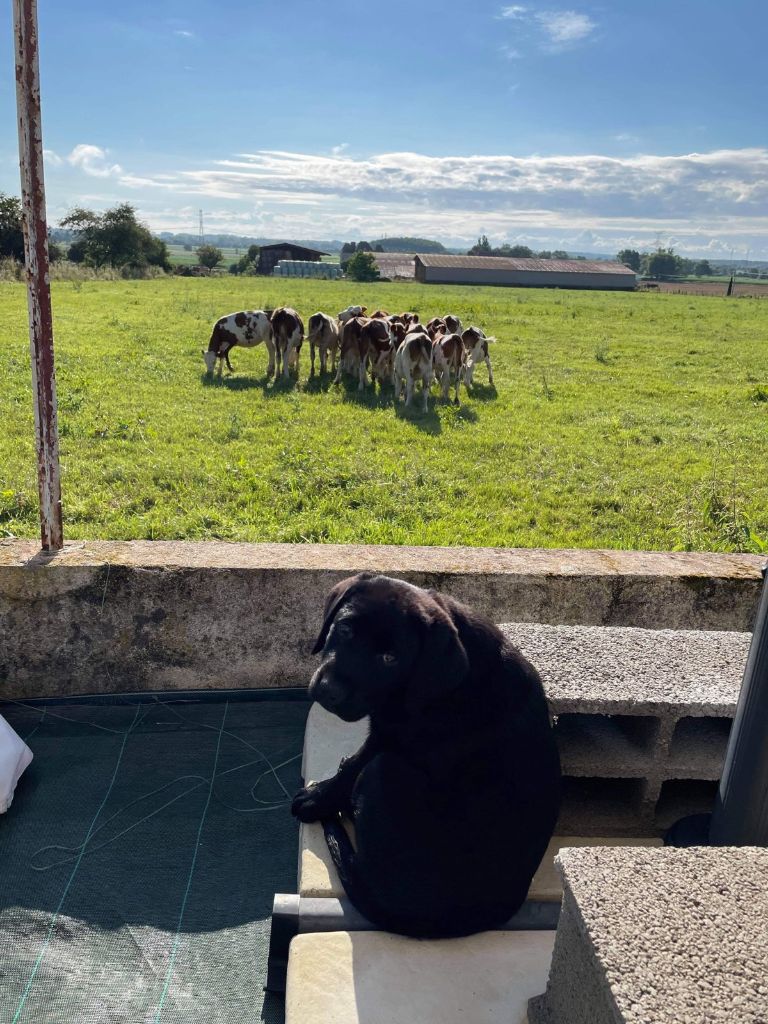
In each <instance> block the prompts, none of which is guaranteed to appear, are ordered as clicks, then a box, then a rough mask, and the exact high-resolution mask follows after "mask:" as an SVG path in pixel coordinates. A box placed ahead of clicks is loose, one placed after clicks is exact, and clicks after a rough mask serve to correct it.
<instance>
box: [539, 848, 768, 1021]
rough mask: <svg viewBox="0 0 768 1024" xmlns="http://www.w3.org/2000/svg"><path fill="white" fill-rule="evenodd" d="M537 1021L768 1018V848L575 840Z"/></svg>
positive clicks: (563, 864) (567, 854) (568, 853)
mask: <svg viewBox="0 0 768 1024" xmlns="http://www.w3.org/2000/svg"><path fill="white" fill-rule="evenodd" d="M558 864H559V868H560V871H561V874H562V878H563V887H564V896H563V909H562V913H561V916H560V923H559V925H558V931H557V938H556V941H555V950H554V955H553V959H552V967H551V971H550V976H549V981H548V984H547V990H546V993H545V994H544V995H543V996H541V997H539V998H535V999H534V1000H533V1001H532V1002H531V1004H530V1006H529V1011H528V1014H529V1019H530V1022H531V1024H621V1022H624V1021H626V1022H628V1024H629V1022H632V1024H645V1022H650V1021H652V1022H653V1024H701V1022H702V1021H708V1022H710V1021H711V1022H713V1024H717V1022H722V1024H764V1022H765V1021H766V1020H768V930H767V929H766V925H765V922H766V920H768V887H766V884H765V879H766V877H768V850H765V849H750V848H743V847H742V848H739V849H733V848H723V847H721V848H703V847H700V848H692V849H687V850H676V849H673V848H668V849H659V850H649V849H638V848H631V849H628V848H625V849H605V848H603V849H581V850H575V849H571V850H565V851H564V852H563V853H562V854H561V855H560V856H559V858H558Z"/></svg>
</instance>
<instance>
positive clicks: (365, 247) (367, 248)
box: [357, 242, 373, 252]
mask: <svg viewBox="0 0 768 1024" xmlns="http://www.w3.org/2000/svg"><path fill="white" fill-rule="evenodd" d="M357 251H358V252H373V246H372V245H371V243H370V242H358V243H357Z"/></svg>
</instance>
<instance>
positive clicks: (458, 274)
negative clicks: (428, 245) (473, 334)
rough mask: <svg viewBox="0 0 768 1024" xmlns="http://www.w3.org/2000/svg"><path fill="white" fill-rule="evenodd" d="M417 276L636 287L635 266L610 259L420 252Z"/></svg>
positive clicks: (435, 280)
mask: <svg viewBox="0 0 768 1024" xmlns="http://www.w3.org/2000/svg"><path fill="white" fill-rule="evenodd" d="M416 280H417V281H421V282H422V283H423V284H500V285H512V286H514V287H517V288H593V289H605V290H608V291H632V290H633V289H634V288H635V287H636V285H637V278H636V276H635V272H634V270H630V269H629V267H625V266H624V264H623V263H615V262H609V261H608V260H605V261H603V260H542V259H513V258H511V257H507V256H446V255H442V254H434V255H433V254H432V253H423V254H422V253H418V254H417V256H416Z"/></svg>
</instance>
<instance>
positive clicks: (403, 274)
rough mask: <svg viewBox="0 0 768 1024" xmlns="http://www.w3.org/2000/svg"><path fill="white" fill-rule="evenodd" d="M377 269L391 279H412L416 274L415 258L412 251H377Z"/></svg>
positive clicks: (375, 255) (383, 275)
mask: <svg viewBox="0 0 768 1024" xmlns="http://www.w3.org/2000/svg"><path fill="white" fill-rule="evenodd" d="M373 258H374V259H375V261H376V269H377V270H378V272H379V273H380V274H381V276H382V277H388V278H389V279H390V280H391V281H392V280H394V279H395V278H407V279H408V280H410V281H412V280H413V279H414V277H415V276H416V267H415V262H414V261H415V259H416V257H415V256H414V255H413V253H412V252H375V253H374V254H373Z"/></svg>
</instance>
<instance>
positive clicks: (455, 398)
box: [453, 366, 461, 405]
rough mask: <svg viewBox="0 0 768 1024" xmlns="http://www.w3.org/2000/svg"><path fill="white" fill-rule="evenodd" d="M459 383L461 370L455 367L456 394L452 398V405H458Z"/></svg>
mask: <svg viewBox="0 0 768 1024" xmlns="http://www.w3.org/2000/svg"><path fill="white" fill-rule="evenodd" d="M460 383H461V368H460V367H459V366H457V367H456V393H455V394H454V396H453V402H454V405H458V404H459V384H460Z"/></svg>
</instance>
